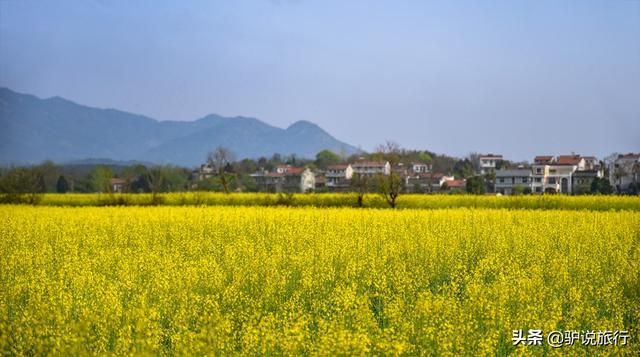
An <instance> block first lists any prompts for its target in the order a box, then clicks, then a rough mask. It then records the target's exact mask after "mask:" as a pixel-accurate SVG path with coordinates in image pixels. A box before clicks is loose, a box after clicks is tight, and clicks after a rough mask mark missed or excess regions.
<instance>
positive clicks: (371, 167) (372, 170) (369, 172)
mask: <svg viewBox="0 0 640 357" xmlns="http://www.w3.org/2000/svg"><path fill="white" fill-rule="evenodd" d="M351 167H352V168H353V173H354V174H358V175H363V176H373V175H389V174H390V173H391V164H389V161H359V162H356V163H354V164H353V165H351Z"/></svg>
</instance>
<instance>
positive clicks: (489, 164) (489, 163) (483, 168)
mask: <svg viewBox="0 0 640 357" xmlns="http://www.w3.org/2000/svg"><path fill="white" fill-rule="evenodd" d="M502 160H503V157H502V155H494V154H491V153H490V154H487V155H481V156H480V157H479V158H478V161H479V163H478V167H479V168H480V174H481V175H484V174H487V173H489V172H491V171H495V170H496V168H497V166H498V164H499V162H500V161H502Z"/></svg>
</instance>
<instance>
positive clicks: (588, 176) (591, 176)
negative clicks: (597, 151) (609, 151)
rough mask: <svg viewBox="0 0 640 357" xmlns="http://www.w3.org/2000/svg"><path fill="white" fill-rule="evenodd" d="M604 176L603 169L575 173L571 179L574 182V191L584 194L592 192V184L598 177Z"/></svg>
mask: <svg viewBox="0 0 640 357" xmlns="http://www.w3.org/2000/svg"><path fill="white" fill-rule="evenodd" d="M603 176H604V174H603V172H602V170H582V171H576V172H574V173H573V176H572V177H571V179H572V180H573V182H572V183H571V184H572V185H573V193H575V194H583V193H589V192H591V184H592V183H593V180H595V179H596V178H602V177H603Z"/></svg>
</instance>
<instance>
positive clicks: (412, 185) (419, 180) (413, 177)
mask: <svg viewBox="0 0 640 357" xmlns="http://www.w3.org/2000/svg"><path fill="white" fill-rule="evenodd" d="M453 179H454V177H453V176H447V175H444V174H442V173H436V172H433V173H432V172H427V173H414V174H410V175H408V176H406V177H405V178H404V180H405V181H404V183H405V191H406V192H408V193H426V192H434V191H439V190H440V188H441V187H442V184H443V183H444V182H445V181H449V180H453Z"/></svg>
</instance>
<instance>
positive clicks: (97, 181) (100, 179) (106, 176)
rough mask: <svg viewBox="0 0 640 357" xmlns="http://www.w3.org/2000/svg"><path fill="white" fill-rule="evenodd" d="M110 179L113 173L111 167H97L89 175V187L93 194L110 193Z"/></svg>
mask: <svg viewBox="0 0 640 357" xmlns="http://www.w3.org/2000/svg"><path fill="white" fill-rule="evenodd" d="M112 177H113V171H112V170H111V167H109V166H105V165H98V166H96V167H95V168H94V169H93V170H92V171H91V173H90V174H89V178H90V181H91V187H92V188H93V190H94V191H95V192H111V178H112Z"/></svg>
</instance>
